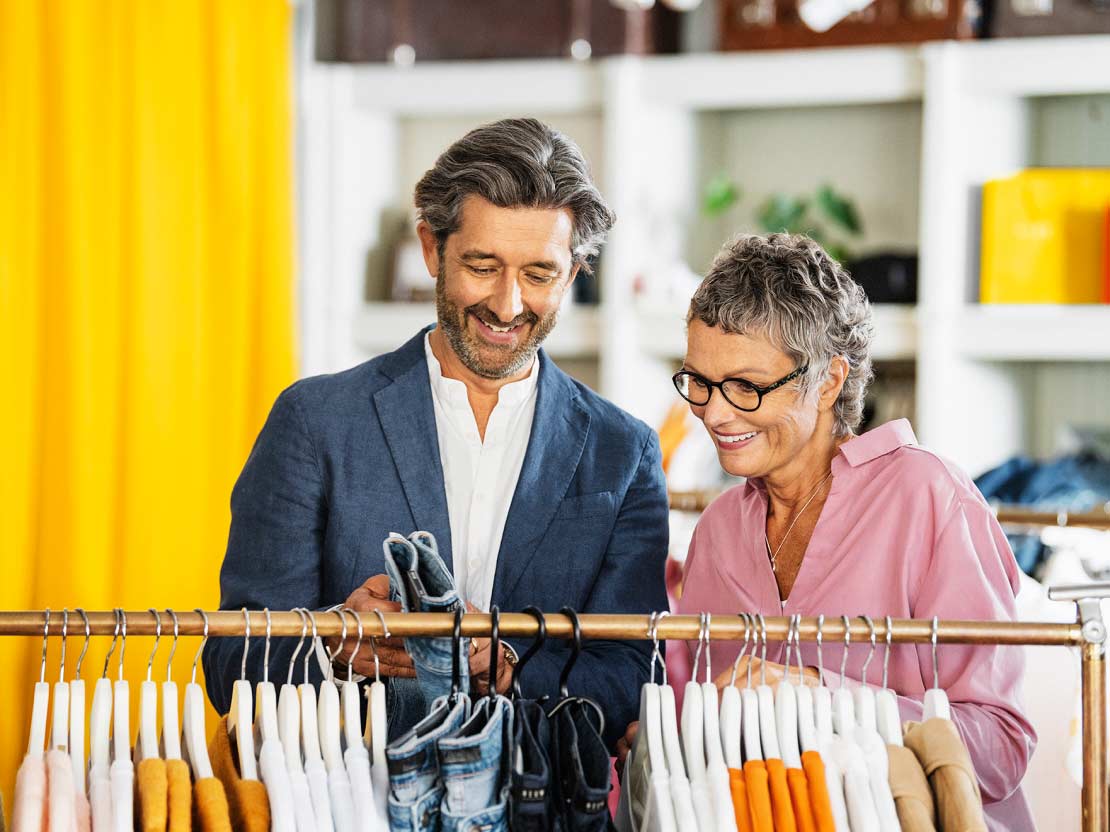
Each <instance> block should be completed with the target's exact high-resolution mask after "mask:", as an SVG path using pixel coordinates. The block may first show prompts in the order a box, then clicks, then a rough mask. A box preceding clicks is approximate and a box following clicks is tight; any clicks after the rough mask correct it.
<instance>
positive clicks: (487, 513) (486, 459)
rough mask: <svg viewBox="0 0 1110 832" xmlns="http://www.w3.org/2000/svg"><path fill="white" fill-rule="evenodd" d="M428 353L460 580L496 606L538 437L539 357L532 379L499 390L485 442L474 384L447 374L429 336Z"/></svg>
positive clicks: (466, 591)
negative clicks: (531, 447)
mask: <svg viewBox="0 0 1110 832" xmlns="http://www.w3.org/2000/svg"><path fill="white" fill-rule="evenodd" d="M424 354H425V356H426V357H427V359H428V380H429V381H430V382H431V387H432V405H433V409H434V411H435V417H436V434H437V436H438V439H439V458H440V462H441V463H442V465H443V485H444V490H445V491H446V494H447V515H448V517H449V519H450V521H451V551H452V557H453V565H452V572H453V573H454V576H455V586H456V587H458V590H459V595H460V596H462V597H463V598H464V599H466V600H468V601H470V602H471V603H472V604H474V606H476V607H478V608H479V609H483V610H488V609H489V604H490V597H491V596H492V595H493V577H494V572H495V570H496V568H497V553H498V551H499V550H500V549H501V536H502V534H503V533H504V531H505V519H506V518H507V517H508V515H509V506H510V504H511V503H512V501H513V494H514V492H515V491H516V483H517V479H518V478H519V477H520V469H521V466H522V465H523V464H524V454H525V452H526V451H527V450H528V440H529V438H530V437H531V435H532V420H533V417H534V415H535V412H536V383H537V381H538V379H539V361H538V360H536V361H534V362H533V364H532V370H531V372H530V373H529V374H528V376H527V377H526V378H523V379H521V380H520V381H514V382H511V383H509V384H506V385H505V386H504V387H502V388H501V389H500V390H499V391H498V395H497V405H496V406H495V407H494V409H493V412H492V413H490V416H489V422H488V423H487V424H486V435H485V440H484V441H483V440H482V438H481V436H480V435H479V433H478V423H477V422H476V421H475V419H474V411H473V410H471V408H470V400H469V398H468V397H467V392H466V385H465V384H463V383H462V382H461V381H458V380H456V379H450V378H444V376H443V373H442V371H441V368H440V364H439V361H438V359H436V357H435V355H434V354H433V353H432V346H431V341H430V340H429V337H428V336H425V337H424Z"/></svg>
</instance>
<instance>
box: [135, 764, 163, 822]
mask: <svg viewBox="0 0 1110 832" xmlns="http://www.w3.org/2000/svg"><path fill="white" fill-rule="evenodd" d="M168 792H169V785H168V783H167V781H166V761H165V760H162V759H159V758H157V757H152V758H149V759H146V760H140V761H139V765H138V767H137V768H136V769H135V804H136V805H135V816H136V818H137V819H138V821H139V823H138V824H137V826H138V828H139V829H141V830H142V831H143V832H166V806H167V804H166V795H167V794H168Z"/></svg>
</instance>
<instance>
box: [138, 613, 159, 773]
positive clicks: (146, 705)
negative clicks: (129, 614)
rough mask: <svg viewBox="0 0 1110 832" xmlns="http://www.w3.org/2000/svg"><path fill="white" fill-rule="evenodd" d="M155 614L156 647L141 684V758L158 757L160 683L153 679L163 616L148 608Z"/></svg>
mask: <svg viewBox="0 0 1110 832" xmlns="http://www.w3.org/2000/svg"><path fill="white" fill-rule="evenodd" d="M147 612H149V613H150V614H151V615H153V616H154V647H153V648H152V649H151V651H150V658H148V659H147V660H146V680H145V681H144V682H143V683H142V684H141V685H140V686H139V741H138V743H136V749H135V750H136V755H137V759H139V760H156V759H158V685H157V684H155V682H154V681H153V680H152V679H151V673H152V672H153V669H154V656H155V655H156V654H157V653H158V643H159V642H160V641H161V640H162V616H161V615H159V614H158V610H156V609H154V608H153V607H151V608H150V609H149V610H147Z"/></svg>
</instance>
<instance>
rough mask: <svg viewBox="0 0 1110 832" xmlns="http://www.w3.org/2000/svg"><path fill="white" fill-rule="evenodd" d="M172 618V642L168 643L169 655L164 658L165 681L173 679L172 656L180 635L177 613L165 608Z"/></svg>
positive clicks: (175, 650) (175, 651)
mask: <svg viewBox="0 0 1110 832" xmlns="http://www.w3.org/2000/svg"><path fill="white" fill-rule="evenodd" d="M166 612H167V613H169V616H170V618H171V619H173V642H172V643H171V644H170V655H169V658H167V659H166V681H167V682H170V681H173V657H174V655H175V654H176V653H177V639H178V637H179V636H180V635H181V627H180V624H179V622H178V620H177V613H176V612H174V611H173V610H171V609H167V610H166Z"/></svg>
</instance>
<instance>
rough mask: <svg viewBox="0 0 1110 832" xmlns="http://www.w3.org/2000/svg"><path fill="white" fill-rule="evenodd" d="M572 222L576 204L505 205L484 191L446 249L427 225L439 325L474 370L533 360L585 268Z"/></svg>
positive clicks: (424, 234) (496, 372) (487, 371)
mask: <svg viewBox="0 0 1110 832" xmlns="http://www.w3.org/2000/svg"><path fill="white" fill-rule="evenodd" d="M572 228H573V218H572V216H571V212H570V210H569V209H566V208H560V209H553V208H543V209H536V208H499V207H497V206H496V205H493V204H492V203H490V202H487V201H486V200H484V199H482V198H481V197H477V196H471V197H468V198H467V199H466V201H465V202H464V203H463V208H462V212H461V215H460V223H459V229H458V231H456V232H455V233H454V234H452V235H451V236H450V237H448V238H447V242H446V245H445V246H444V249H443V254H442V257H441V256H440V254H439V252H438V251H437V247H436V240H435V236H434V235H433V234H432V232H431V229H429V228H428V227H427V226H426V225H423V224H422V225H421V226H420V227H419V229H418V230H419V233H420V240H421V244H422V246H423V249H424V259H425V261H426V262H427V264H428V270H429V271H430V272H431V273H432V274H433V275H436V312H437V316H438V318H439V327H440V329H441V330H442V332H443V335H444V336H445V337H446V339H447V342H448V344H450V346H451V349H452V350H453V351H454V352H455V353H456V355H458V357H459V360H460V361H461V362H462V363H463V365H464V366H465V367H466V368H467V369H468V370H470V371H471V372H472V373H474V374H475V375H477V376H480V377H482V378H486V379H503V378H509V377H512V376H514V375H516V374H518V373H520V372H521V371H522V370H524V369H525V368H527V367H528V366H530V364H531V362H532V359H533V357H534V356H535V354H536V350H538V349H539V347H540V344H541V343H543V340H544V338H546V337H547V335H548V333H549V332H551V329H552V328H553V327H554V326H555V321H556V320H557V319H558V316H559V305H560V304H561V303H562V300H563V296H564V295H565V294H566V291H567V289H568V288H570V285H571V284H572V283H573V282H574V278H575V275H576V274H577V272H578V267H577V266H575V265H573V263H572V258H571V249H570V246H571V231H572Z"/></svg>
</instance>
